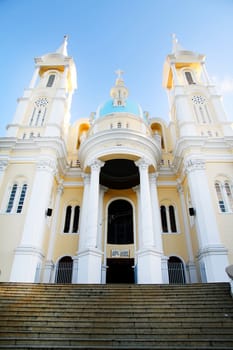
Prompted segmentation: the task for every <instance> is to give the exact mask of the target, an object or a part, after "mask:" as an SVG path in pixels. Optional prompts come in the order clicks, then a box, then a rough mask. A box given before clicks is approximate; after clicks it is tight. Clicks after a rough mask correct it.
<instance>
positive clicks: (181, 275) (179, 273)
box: [167, 256, 186, 284]
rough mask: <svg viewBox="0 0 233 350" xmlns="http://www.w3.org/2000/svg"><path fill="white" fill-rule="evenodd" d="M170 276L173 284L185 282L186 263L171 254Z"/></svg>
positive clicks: (169, 260) (169, 263)
mask: <svg viewBox="0 0 233 350" xmlns="http://www.w3.org/2000/svg"><path fill="white" fill-rule="evenodd" d="M167 264H168V276H169V283H171V284H185V283H186V279H185V271H184V264H183V262H182V260H181V259H180V258H178V257H177V256H170V258H169V259H168V263H167Z"/></svg>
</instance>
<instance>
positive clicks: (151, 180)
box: [149, 172, 159, 185]
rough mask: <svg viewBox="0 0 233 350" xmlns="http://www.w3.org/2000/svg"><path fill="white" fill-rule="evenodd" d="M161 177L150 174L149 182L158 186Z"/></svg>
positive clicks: (157, 174) (156, 174)
mask: <svg viewBox="0 0 233 350" xmlns="http://www.w3.org/2000/svg"><path fill="white" fill-rule="evenodd" d="M158 177H159V173H158V172H156V173H150V174H149V181H150V183H151V184H154V185H157V179H158Z"/></svg>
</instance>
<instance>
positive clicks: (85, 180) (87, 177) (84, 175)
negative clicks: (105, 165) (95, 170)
mask: <svg viewBox="0 0 233 350" xmlns="http://www.w3.org/2000/svg"><path fill="white" fill-rule="evenodd" d="M81 176H82V178H83V182H84V185H87V184H89V183H90V177H91V176H90V174H86V173H82V175H81Z"/></svg>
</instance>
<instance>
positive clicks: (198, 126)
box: [163, 35, 232, 138]
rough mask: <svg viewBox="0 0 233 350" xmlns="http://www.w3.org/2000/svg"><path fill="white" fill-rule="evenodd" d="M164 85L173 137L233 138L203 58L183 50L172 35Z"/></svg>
mask: <svg viewBox="0 0 233 350" xmlns="http://www.w3.org/2000/svg"><path fill="white" fill-rule="evenodd" d="M163 86H164V87H165V88H166V89H167V92H168V99H169V104H170V118H171V121H172V122H173V123H174V125H175V130H176V131H175V134H176V138H180V137H186V136H199V137H200V136H203V137H224V136H230V135H232V128H231V127H230V123H229V122H228V121H227V118H226V114H225V111H224V108H223V105H222V96H221V95H220V94H219V93H218V92H217V89H216V87H215V86H214V85H213V83H212V82H211V81H210V78H209V76H208V73H207V70H206V65H205V56H204V55H202V54H198V53H195V52H193V51H187V50H185V49H183V48H182V46H181V45H180V44H179V42H178V40H177V38H176V36H175V35H173V48H172V53H171V54H169V55H168V56H167V59H166V61H165V64H164V70H163Z"/></svg>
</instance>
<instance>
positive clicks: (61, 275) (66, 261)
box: [55, 256, 73, 283]
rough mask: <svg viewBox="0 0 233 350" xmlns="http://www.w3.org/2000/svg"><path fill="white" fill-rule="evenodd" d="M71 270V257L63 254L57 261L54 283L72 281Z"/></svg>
mask: <svg viewBox="0 0 233 350" xmlns="http://www.w3.org/2000/svg"><path fill="white" fill-rule="evenodd" d="M72 271H73V260H72V258H71V257H70V256H64V257H63V258H61V259H60V260H59V262H58V265H57V270H56V276H55V283H72Z"/></svg>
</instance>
